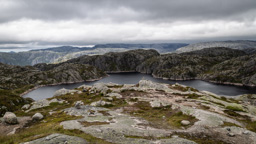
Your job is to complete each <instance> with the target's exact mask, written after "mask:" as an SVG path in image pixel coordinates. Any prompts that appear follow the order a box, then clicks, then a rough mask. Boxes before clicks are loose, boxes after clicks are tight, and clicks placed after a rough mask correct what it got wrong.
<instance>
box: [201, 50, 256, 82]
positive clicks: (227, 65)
mask: <svg viewBox="0 0 256 144" xmlns="http://www.w3.org/2000/svg"><path fill="white" fill-rule="evenodd" d="M203 79H206V80H209V81H214V82H217V83H224V82H225V83H226V84H228V83H236V84H237V85H239V84H245V85H248V86H255V85H256V54H251V55H245V56H241V57H234V58H232V59H229V60H227V61H224V62H222V63H219V64H216V65H214V66H213V67H212V68H211V69H210V70H209V72H208V73H206V74H205V75H204V76H203Z"/></svg>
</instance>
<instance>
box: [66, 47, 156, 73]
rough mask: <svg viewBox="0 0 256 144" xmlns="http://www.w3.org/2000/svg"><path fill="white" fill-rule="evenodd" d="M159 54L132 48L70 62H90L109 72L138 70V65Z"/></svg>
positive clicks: (83, 57) (153, 51)
mask: <svg viewBox="0 0 256 144" xmlns="http://www.w3.org/2000/svg"><path fill="white" fill-rule="evenodd" d="M155 56H159V53H158V52H157V51H155V50H141V49H140V50H131V51H127V52H121V53H107V54H105V55H96V56H82V57H79V58H76V59H72V60H70V61H68V63H80V64H89V65H92V66H95V67H96V68H98V69H100V70H103V71H107V72H122V71H136V67H137V66H138V65H139V64H141V63H142V62H144V61H145V60H147V59H149V58H152V57H155Z"/></svg>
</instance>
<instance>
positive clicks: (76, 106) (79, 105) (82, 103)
mask: <svg viewBox="0 0 256 144" xmlns="http://www.w3.org/2000/svg"><path fill="white" fill-rule="evenodd" d="M83 105H84V102H82V101H77V102H76V103H75V108H77V109H81V107H82V106H83Z"/></svg>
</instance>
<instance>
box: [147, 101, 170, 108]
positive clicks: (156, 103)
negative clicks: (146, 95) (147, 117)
mask: <svg viewBox="0 0 256 144" xmlns="http://www.w3.org/2000/svg"><path fill="white" fill-rule="evenodd" d="M149 103H150V106H151V107H153V108H159V107H166V106H170V105H171V103H168V102H166V101H162V100H153V101H150V102H149Z"/></svg>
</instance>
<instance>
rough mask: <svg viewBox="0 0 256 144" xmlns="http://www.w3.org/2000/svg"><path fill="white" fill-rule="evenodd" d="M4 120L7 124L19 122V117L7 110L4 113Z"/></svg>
mask: <svg viewBox="0 0 256 144" xmlns="http://www.w3.org/2000/svg"><path fill="white" fill-rule="evenodd" d="M3 119H4V122H5V123H7V124H18V119H17V117H16V115H15V114H14V113H12V112H6V113H5V114H4V117H3Z"/></svg>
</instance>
